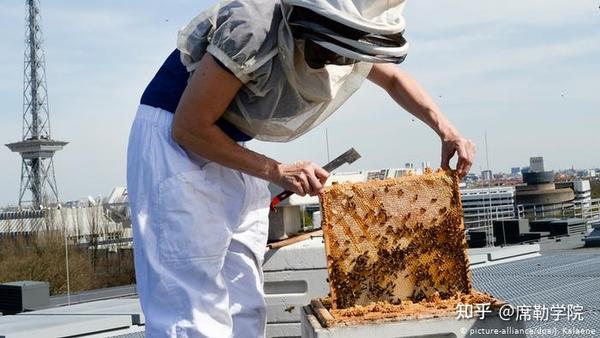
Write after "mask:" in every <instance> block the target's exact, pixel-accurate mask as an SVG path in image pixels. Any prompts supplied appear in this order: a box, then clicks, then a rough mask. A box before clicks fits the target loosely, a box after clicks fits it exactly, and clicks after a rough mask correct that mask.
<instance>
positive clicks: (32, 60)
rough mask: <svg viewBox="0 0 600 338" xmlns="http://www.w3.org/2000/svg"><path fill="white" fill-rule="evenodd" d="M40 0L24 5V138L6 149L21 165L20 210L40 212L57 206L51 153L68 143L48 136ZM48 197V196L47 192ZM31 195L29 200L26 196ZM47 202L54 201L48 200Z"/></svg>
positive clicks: (48, 121) (52, 155)
mask: <svg viewBox="0 0 600 338" xmlns="http://www.w3.org/2000/svg"><path fill="white" fill-rule="evenodd" d="M40 22H41V15H40V3H39V0H27V1H26V24H25V67H24V68H25V69H24V79H23V138H22V140H21V141H20V142H15V143H10V144H7V145H6V146H7V147H8V148H9V149H10V150H11V151H12V152H16V153H19V154H20V155H21V158H22V164H21V189H20V192H19V207H20V208H22V207H23V206H24V205H25V204H27V203H30V204H31V207H32V208H34V209H41V208H43V207H44V206H46V205H48V204H49V203H51V202H55V203H58V202H59V200H58V187H57V186H56V177H55V175H54V161H53V157H54V153H56V152H57V151H59V150H62V148H63V147H64V146H65V145H67V143H68V142H62V141H55V140H53V139H52V137H51V134H50V114H49V109H48V90H47V87H46V58H45V56H44V49H43V48H42V42H43V38H42V28H41V25H40ZM47 187H48V188H50V189H49V190H50V191H49V192H50V193H51V195H47V194H46V192H47V191H48V190H47V189H46V188H47ZM27 191H30V192H31V199H30V200H28V199H26V198H25V193H26V192H27ZM50 198H52V199H53V201H52V200H50Z"/></svg>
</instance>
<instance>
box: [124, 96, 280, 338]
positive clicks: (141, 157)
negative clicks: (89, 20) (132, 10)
mask: <svg viewBox="0 0 600 338" xmlns="http://www.w3.org/2000/svg"><path fill="white" fill-rule="evenodd" d="M172 119H173V114H171V113H170V112H167V111H165V110H162V109H158V108H153V107H149V106H145V105H141V106H140V107H139V109H138V112H137V115H136V118H135V121H134V122H133V126H132V128H131V134H130V137H129V147H128V152H127V188H128V194H129V203H130V207H131V220H132V227H133V245H134V259H135V272H136V280H137V288H138V293H139V297H140V302H141V305H142V310H143V312H144V316H145V319H146V336H147V337H219V338H222V337H253V338H254V337H263V336H264V335H265V325H266V324H265V323H266V309H265V302H264V294H263V275H262V268H261V266H262V263H263V257H264V253H265V247H266V242H267V234H268V213H269V209H268V206H269V198H270V194H269V190H268V187H267V182H266V181H264V180H261V179H258V178H255V177H252V176H249V175H246V174H243V173H241V172H239V171H236V170H232V169H229V168H226V167H223V166H221V165H218V164H216V163H214V162H210V161H207V160H206V159H203V158H201V157H199V156H197V155H195V154H193V153H189V152H187V151H186V150H184V149H183V148H182V147H180V146H179V145H178V144H177V143H176V142H175V141H173V139H172V138H171V125H172Z"/></svg>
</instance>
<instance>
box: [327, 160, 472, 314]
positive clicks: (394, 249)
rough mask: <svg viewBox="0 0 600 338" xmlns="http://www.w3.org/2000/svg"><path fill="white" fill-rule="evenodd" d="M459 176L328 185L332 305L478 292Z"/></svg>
mask: <svg viewBox="0 0 600 338" xmlns="http://www.w3.org/2000/svg"><path fill="white" fill-rule="evenodd" d="M458 182H459V180H458V177H457V176H456V175H455V174H454V173H452V172H445V171H442V170H438V171H437V172H432V171H428V172H426V173H425V174H424V175H419V176H416V175H413V176H406V177H401V178H398V179H386V180H375V181H369V182H365V183H355V184H351V183H346V184H336V185H333V186H331V187H329V188H327V189H325V190H324V191H323V193H322V194H321V196H320V200H321V209H322V213H323V219H322V222H323V224H322V227H323V232H324V237H325V248H326V252H327V265H328V272H329V285H330V290H331V292H330V294H331V300H332V308H333V309H334V310H335V309H346V308H350V307H353V306H356V305H362V306H365V305H369V304H373V303H377V302H385V303H387V304H392V305H394V304H396V305H398V304H402V303H403V302H407V301H410V302H420V301H423V300H425V301H433V300H435V299H438V298H439V299H449V298H451V297H454V296H455V295H456V294H459V293H462V294H469V293H470V292H471V291H472V284H471V276H470V272H469V261H468V256H467V254H466V249H467V244H466V238H465V235H464V224H463V220H462V207H461V203H460V192H459V189H458Z"/></svg>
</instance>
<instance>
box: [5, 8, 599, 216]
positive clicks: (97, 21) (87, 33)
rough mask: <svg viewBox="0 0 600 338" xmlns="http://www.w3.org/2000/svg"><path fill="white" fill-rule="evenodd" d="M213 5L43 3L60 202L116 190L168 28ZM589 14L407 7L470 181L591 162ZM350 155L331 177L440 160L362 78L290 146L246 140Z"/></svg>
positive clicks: (8, 61) (431, 142)
mask: <svg viewBox="0 0 600 338" xmlns="http://www.w3.org/2000/svg"><path fill="white" fill-rule="evenodd" d="M214 3H216V1H213V0H211V1H200V2H199V1H189V0H174V1H170V2H168V3H166V2H164V1H157V0H146V1H141V0H134V1H126V2H123V1H116V0H107V1H102V2H73V1H66V0H54V1H44V0H42V1H41V7H42V28H43V31H44V48H45V51H46V64H47V80H48V95H49V103H50V115H51V123H52V136H53V137H54V138H55V139H59V140H64V141H68V142H70V143H69V145H68V146H67V147H66V148H65V149H64V150H63V151H61V152H59V153H57V155H56V157H55V168H56V175H57V177H56V179H57V183H58V186H59V193H60V195H61V198H62V199H63V200H74V199H80V198H85V197H86V196H88V195H92V196H97V195H107V194H108V193H109V192H110V191H111V190H112V188H113V187H114V186H124V185H125V156H126V146H127V138H128V134H129V128H130V124H131V121H132V119H133V116H134V114H135V110H136V106H137V104H138V102H139V97H140V95H141V92H142V91H143V89H144V87H145V85H146V84H147V83H148V81H149V80H150V79H151V78H152V76H153V75H154V74H155V72H156V71H157V69H158V67H159V66H160V65H161V64H162V62H163V60H164V58H165V57H166V56H167V55H168V54H169V52H170V51H171V50H172V49H173V48H174V46H175V41H176V33H177V30H178V28H180V27H181V26H183V25H185V24H186V23H187V22H188V21H189V20H190V19H191V18H192V17H193V16H194V15H195V14H197V13H199V12H200V11H202V10H205V9H207V8H208V7H209V6H210V5H212V4H214ZM599 19H600V10H599V9H598V4H597V3H596V2H591V1H585V0H571V1H560V2H558V1H552V2H551V1H544V0H530V1H521V2H517V1H513V2H498V1H491V0H482V1H476V2H475V1H471V0H456V1H452V2H449V1H434V0H419V1H408V4H407V7H406V20H407V38H408V40H409V42H410V44H411V49H410V53H409V56H408V58H407V60H406V62H405V63H404V64H402V65H401V67H402V68H403V69H405V70H407V71H409V72H410V73H411V74H413V75H414V76H415V77H416V78H417V79H418V80H419V82H421V83H422V84H423V86H424V87H425V88H427V89H428V90H429V92H430V93H431V95H432V96H433V97H434V98H435V100H436V101H437V102H438V104H439V105H440V107H441V108H442V110H443V111H444V112H445V114H446V115H448V117H449V118H450V120H451V121H452V122H453V123H454V124H455V125H456V126H457V128H458V129H459V130H460V131H461V132H462V133H463V134H464V135H465V136H466V137H468V138H471V139H473V140H474V141H475V142H476V144H477V146H478V156H477V159H476V162H475V164H474V165H473V169H472V172H473V173H476V174H479V173H480V172H481V170H484V169H486V168H487V164H486V154H485V142H484V138H485V134H486V133H487V139H488V148H489V162H490V169H492V171H493V172H510V168H512V167H516V166H518V167H524V166H527V165H529V158H530V157H533V156H543V157H544V161H545V167H546V169H548V170H558V169H568V168H571V167H572V166H574V167H576V168H580V169H586V168H594V167H600V153H599V150H600V135H599V131H598V128H599V126H600V95H598V93H597V92H598V88H600V62H598V61H597V60H598V55H600V43H598V42H599V41H600V25H598V20H599ZM24 25H25V9H24V3H23V2H22V1H10V0H9V1H4V2H3V3H2V5H0V74H2V76H1V77H0V116H1V117H2V122H1V123H0V144H2V146H1V149H0V164H1V165H0V206H2V205H6V204H16V202H17V200H18V190H19V180H20V161H21V159H20V157H19V156H18V155H17V154H13V153H11V152H10V151H9V150H8V148H6V147H4V144H6V143H9V142H14V141H18V140H20V139H21V131H22V119H21V117H22V90H23V85H22V83H23V50H24V48H25V46H24ZM326 129H327V131H328V134H329V141H330V156H331V157H332V158H333V157H335V156H337V155H338V154H339V153H342V152H343V151H345V150H346V149H348V148H350V147H355V148H356V149H357V150H358V151H359V152H360V153H361V154H362V155H363V157H362V158H361V160H359V161H357V162H356V163H355V164H354V165H352V166H345V167H342V168H341V169H340V171H355V170H362V169H365V170H366V169H380V168H389V167H403V166H404V163H406V162H413V163H414V164H415V166H417V167H418V166H420V164H421V162H423V161H429V162H430V163H431V165H432V166H434V167H437V166H438V165H439V140H438V138H437V136H436V135H435V134H434V133H433V132H432V131H431V130H429V129H428V127H426V126H425V125H424V124H423V123H421V122H420V121H418V120H416V119H415V118H413V117H412V116H411V115H409V114H408V113H406V112H404V111H403V110H402V109H401V108H399V107H397V106H396V105H395V104H394V102H393V101H392V100H391V99H390V98H389V97H388V96H387V94H386V93H385V92H383V91H382V90H380V89H379V88H377V87H375V86H374V85H372V84H370V83H365V85H364V86H363V88H361V89H360V90H359V91H358V92H357V93H356V94H355V95H354V96H353V97H352V98H351V99H350V100H349V101H348V102H347V103H346V104H345V105H344V106H343V107H342V108H341V109H340V111H339V112H337V113H335V114H334V115H333V116H332V117H331V118H329V119H328V120H327V121H325V122H324V123H323V124H322V125H321V126H319V127H317V128H315V129H314V130H313V131H311V132H310V133H309V134H307V135H305V136H303V137H302V138H300V139H298V140H296V141H293V142H291V143H289V144H268V143H264V142H255V141H253V142H250V143H249V147H250V148H252V149H254V150H256V151H259V152H263V153H265V154H266V155H268V156H271V157H273V158H275V159H277V160H279V161H282V162H291V161H296V160H299V159H309V160H313V161H315V162H317V163H324V162H326V160H327V150H326V144H325V130H326Z"/></svg>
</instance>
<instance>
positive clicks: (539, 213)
mask: <svg viewBox="0 0 600 338" xmlns="http://www.w3.org/2000/svg"><path fill="white" fill-rule="evenodd" d="M517 209H518V210H521V211H520V212H519V218H528V219H531V220H536V219H543V218H581V219H585V220H588V221H591V220H598V219H600V198H598V199H593V200H589V201H578V202H569V203H562V204H555V205H533V206H527V205H519V206H517Z"/></svg>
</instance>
